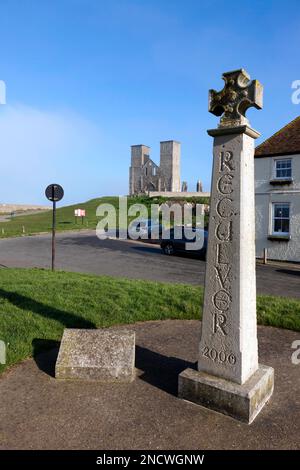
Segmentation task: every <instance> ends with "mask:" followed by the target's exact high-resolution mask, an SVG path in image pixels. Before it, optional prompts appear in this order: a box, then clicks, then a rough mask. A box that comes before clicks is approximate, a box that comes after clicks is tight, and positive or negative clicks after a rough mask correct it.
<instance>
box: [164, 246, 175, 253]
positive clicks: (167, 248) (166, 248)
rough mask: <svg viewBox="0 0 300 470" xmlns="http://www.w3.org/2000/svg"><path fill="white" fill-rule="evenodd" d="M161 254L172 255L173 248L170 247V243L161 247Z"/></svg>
mask: <svg viewBox="0 0 300 470" xmlns="http://www.w3.org/2000/svg"><path fill="white" fill-rule="evenodd" d="M163 252H164V254H165V255H173V254H174V246H173V245H172V243H167V244H166V245H165V246H164V247H163Z"/></svg>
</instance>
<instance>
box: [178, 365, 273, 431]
mask: <svg viewBox="0 0 300 470" xmlns="http://www.w3.org/2000/svg"><path fill="white" fill-rule="evenodd" d="M273 388H274V369H273V368H272V367H268V366H264V365H262V364H259V367H258V369H257V371H256V372H255V373H254V374H253V375H252V376H251V377H250V378H249V379H248V380H247V381H246V382H245V383H244V384H243V385H240V384H237V383H235V382H231V381H229V380H226V379H222V378H220V377H216V376H213V375H210V374H207V373H205V372H200V371H196V370H193V369H186V370H185V371H183V372H182V373H181V374H180V375H179V382H178V395H179V397H180V398H183V399H185V400H188V401H191V402H193V403H196V404H198V405H202V406H205V407H206V408H210V409H212V410H215V411H218V412H220V413H223V414H226V415H229V416H232V417H233V418H235V419H238V420H240V421H244V422H246V423H248V424H250V423H251V422H252V421H253V420H254V418H255V417H256V416H257V415H258V413H259V412H260V411H261V409H262V408H263V406H264V405H265V404H266V403H267V401H268V400H269V398H270V397H271V395H272V393H273Z"/></svg>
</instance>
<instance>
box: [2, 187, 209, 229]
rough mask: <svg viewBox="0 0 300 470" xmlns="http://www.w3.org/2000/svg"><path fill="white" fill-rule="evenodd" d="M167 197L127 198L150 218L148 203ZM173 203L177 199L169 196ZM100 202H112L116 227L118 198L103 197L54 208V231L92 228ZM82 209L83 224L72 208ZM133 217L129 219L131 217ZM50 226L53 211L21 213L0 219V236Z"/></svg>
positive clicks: (196, 200)
mask: <svg viewBox="0 0 300 470" xmlns="http://www.w3.org/2000/svg"><path fill="white" fill-rule="evenodd" d="M166 200H167V199H165V198H163V197H159V198H156V199H151V198H149V197H147V196H144V197H129V198H128V200H127V201H128V206H129V205H131V204H135V203H137V204H139V203H141V204H144V205H145V206H146V207H147V208H148V211H149V217H150V214H151V212H150V205H151V204H152V203H155V204H162V203H163V202H165V201H166ZM186 200H187V201H189V202H198V203H208V198H186ZM172 201H174V202H176V200H175V199H174V200H173V199H172ZM100 204H112V205H113V207H114V208H115V210H116V216H117V217H116V227H118V214H119V198H118V197H102V198H97V199H91V200H90V201H87V202H84V203H80V204H73V205H71V206H66V207H59V206H60V205H61V203H59V204H58V207H57V217H56V219H57V230H58V231H63V230H79V229H83V228H84V229H87V228H90V229H95V228H96V226H97V223H98V221H99V220H100V219H99V218H98V217H97V216H96V210H97V207H98V206H99V205H100ZM75 209H85V210H86V217H85V218H84V221H83V224H82V220H81V218H79V219H78V220H77V223H76V220H75V217H74V210H75ZM131 219H132V218H131ZM51 226H52V211H46V212H42V213H36V214H28V215H26V214H24V215H22V216H18V217H14V218H12V219H11V220H9V221H6V222H0V238H7V237H16V236H22V235H33V234H35V233H40V232H49V231H50V230H51Z"/></svg>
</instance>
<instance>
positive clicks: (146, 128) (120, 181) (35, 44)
mask: <svg viewBox="0 0 300 470" xmlns="http://www.w3.org/2000/svg"><path fill="white" fill-rule="evenodd" d="M0 16H1V28H0V44H1V57H0V80H4V81H5V83H6V88H7V96H6V105H2V106H0V155H1V185H0V202H18V203H45V198H44V193H43V191H44V187H45V186H46V185H47V184H48V183H51V182H57V183H60V184H62V185H63V186H64V187H65V199H64V203H66V204H67V203H73V202H79V201H83V200H86V199H89V198H92V197H97V196H101V195H118V194H126V193H127V191H128V167H129V163H130V145H132V144H139V143H144V144H146V145H150V146H151V155H152V158H153V159H154V160H155V161H156V162H157V163H158V162H159V142H160V141H161V140H169V139H175V140H179V141H180V142H181V143H182V153H181V155H182V165H181V176H182V180H186V181H188V186H189V189H190V190H193V189H194V188H195V185H196V181H197V179H201V180H202V181H203V184H204V188H205V189H206V190H209V188H210V176H211V164H212V156H211V154H212V140H211V138H210V137H209V136H207V134H206V130H207V129H209V128H212V127H215V126H216V125H217V121H218V118H216V117H215V116H213V115H211V114H209V113H208V111H207V101H208V99H207V96H208V89H209V88H215V89H217V90H218V89H221V88H222V86H223V82H222V80H221V75H222V72H225V71H228V70H233V69H236V68H240V67H244V68H245V69H246V70H247V71H248V72H249V73H250V75H251V78H257V79H258V80H260V81H261V83H262V84H263V85H264V109H263V110H262V111H257V110H254V109H251V110H249V112H248V117H249V118H250V121H251V124H252V126H253V127H254V128H256V129H257V130H259V131H260V132H261V133H262V138H267V137H268V136H270V135H271V134H272V133H273V132H275V131H276V130H278V129H279V128H280V127H281V126H282V125H284V124H286V123H287V122H289V121H290V120H291V119H293V118H294V117H296V116H297V115H299V114H300V105H295V104H293V103H292V101H291V95H292V89H291V84H292V82H293V81H294V80H299V79H300V54H299V45H300V41H299V39H300V13H299V5H298V2H297V1H293V0H289V1H288V2H285V3H284V2H282V0H280V1H277V0H273V1H272V0H265V1H258V0H252V1H251V2H250V1H243V2H240V1H235V0H233V1H228V0H227V1H223V0H210V1H208V0H207V1H206V0H204V1H200V0H185V1H183V0H51V1H50V0H38V1H37V0H23V1H20V0H0Z"/></svg>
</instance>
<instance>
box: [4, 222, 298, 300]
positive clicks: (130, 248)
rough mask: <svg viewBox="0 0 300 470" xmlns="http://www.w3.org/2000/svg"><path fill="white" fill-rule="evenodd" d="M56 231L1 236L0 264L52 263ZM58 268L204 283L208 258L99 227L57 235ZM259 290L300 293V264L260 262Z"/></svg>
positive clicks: (18, 265)
mask: <svg viewBox="0 0 300 470" xmlns="http://www.w3.org/2000/svg"><path fill="white" fill-rule="evenodd" d="M50 248H51V240H50V235H39V236H34V237H22V238H10V239H2V240H0V266H8V267H12V266H16V267H43V268H45V267H49V266H50V263H51V251H50ZM57 267H58V268H59V269H64V270H68V271H77V272H86V273H94V274H107V275H110V276H120V277H128V278H131V279H149V280H156V281H167V282H180V283H189V284H194V285H199V284H201V285H202V284H203V283H204V273H205V263H204V262H203V261H201V260H199V259H193V258H191V257H188V256H171V257H168V256H165V255H162V254H161V250H160V247H159V246H157V245H149V244H145V243H140V242H133V241H128V242H127V241H119V240H104V241H100V240H99V239H98V238H97V237H96V236H95V232H94V231H84V232H65V233H60V234H58V235H57ZM257 291H258V293H263V294H271V295H282V296H288V297H295V298H300V269H299V268H296V267H290V266H289V265H287V266H271V265H267V266H257Z"/></svg>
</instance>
